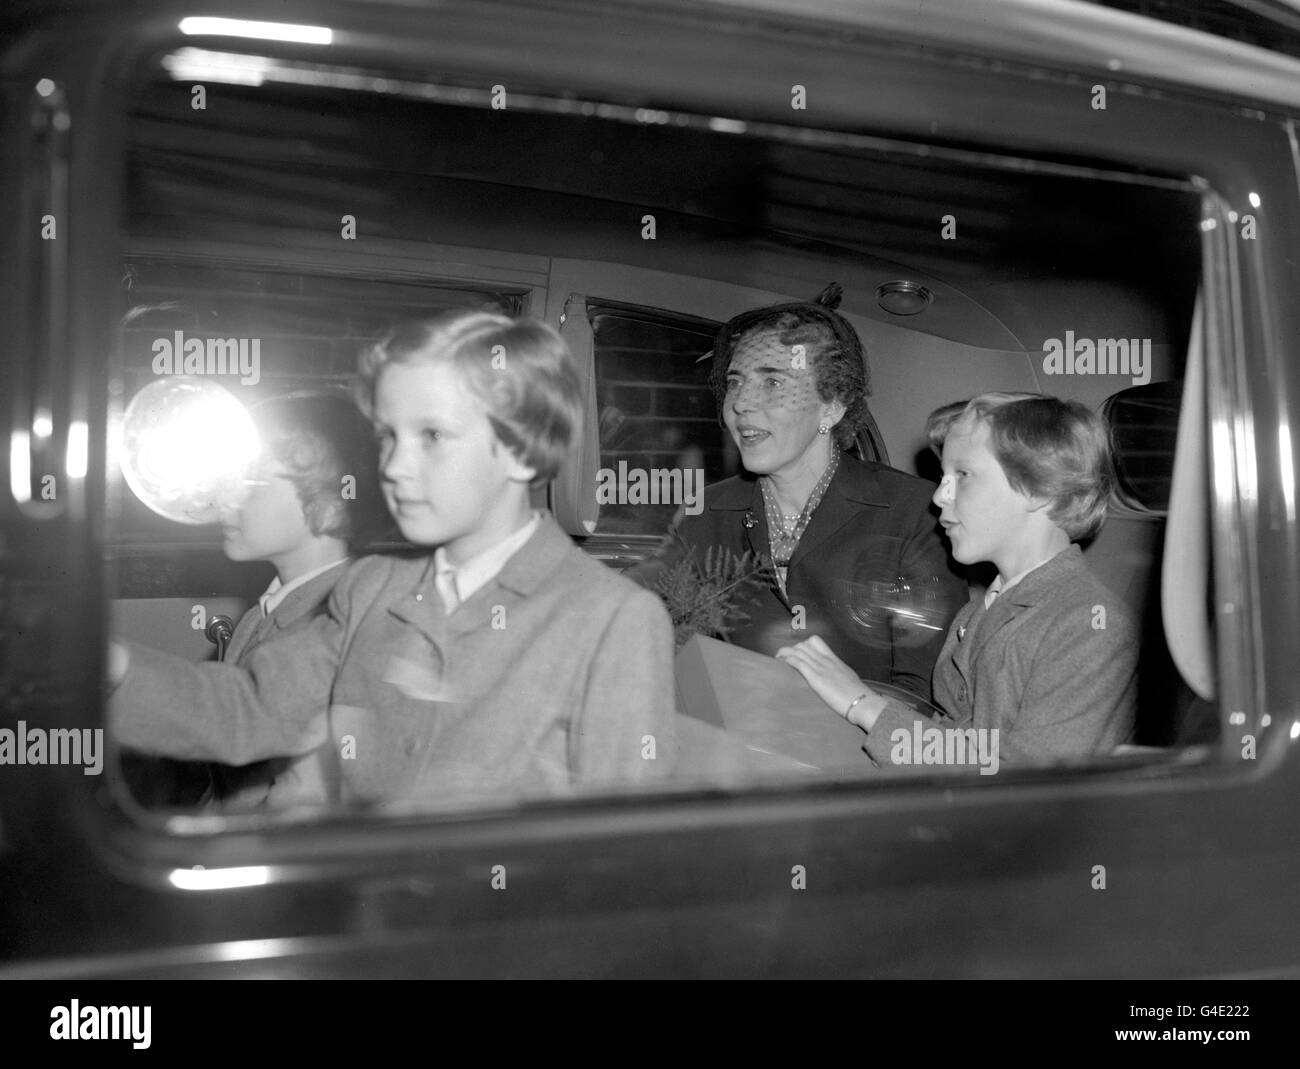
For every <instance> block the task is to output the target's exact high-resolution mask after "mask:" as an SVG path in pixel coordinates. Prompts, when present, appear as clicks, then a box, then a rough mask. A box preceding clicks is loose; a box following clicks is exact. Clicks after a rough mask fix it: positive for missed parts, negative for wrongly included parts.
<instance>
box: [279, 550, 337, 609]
mask: <svg viewBox="0 0 1300 1069" xmlns="http://www.w3.org/2000/svg"><path fill="white" fill-rule="evenodd" d="M347 560H348V558H347V557H343V558H341V559H339V560H336V561H330V563H329V564H322V565H321V566H320V567H319V568H314V569H312V570H311V571H310V572H304V573H303V574H302V575H300V576H298V577H297V578H296V579H292V580H290V581H289V582H288V583H281V582H280V577H279V576H278V575H277V576H276V577H275V578H274V579H272V580H271V585H270V586H268V587H267V588H266V593H264V594H263V595H262V596H261V597H260V598H258V601H259V603H260V604H261V606H262V616H263V617H267V616H270V615H271V613H273V612H275V610H276V608H277V606H279V604H280V603H281V602H282V601H284V599H285V598H287V597H288V596H289V595H290V594H292V593H293V592H294V591H295V590H297V589H298V588H299V587H300V586H302V585H303V584H304V583H310V582H311V581H312V580H313V579H315V578H316V576H318V575H324V574H325V573H326V572H328V571H329V570H330V569H331V568H337V567H338V566H339V565H340V564H346V563H347Z"/></svg>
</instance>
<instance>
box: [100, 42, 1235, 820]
mask: <svg viewBox="0 0 1300 1069" xmlns="http://www.w3.org/2000/svg"><path fill="white" fill-rule="evenodd" d="M263 51H264V53H265V54H259V55H256V56H249V55H243V54H239V53H236V52H234V51H232V52H229V53H199V52H198V51H197V50H195V49H173V50H170V51H167V52H165V53H163V54H160V55H158V56H157V57H156V59H157V62H156V65H154V66H152V67H151V68H149V69H147V70H146V71H143V72H141V74H140V77H139V80H138V82H137V84H136V86H135V88H134V92H133V95H132V99H131V102H130V111H129V116H128V125H127V138H128V145H129V153H128V156H127V161H126V172H125V175H124V193H125V195H124V204H125V212H124V215H123V218H122V219H121V235H122V242H121V244H122V248H123V257H122V263H121V278H120V283H119V287H118V289H119V295H120V304H119V308H118V313H119V315H120V319H119V324H120V325H119V330H118V336H117V348H116V351H115V353H114V355H113V365H112V366H113V375H114V384H113V387H112V391H111V393H112V404H113V411H112V412H111V413H110V416H111V417H112V420H114V421H116V422H115V423H114V424H113V425H114V426H115V427H116V426H118V425H120V422H121V418H122V413H123V411H124V410H125V408H126V406H127V405H128V404H129V402H130V400H131V398H132V397H133V396H135V395H136V394H137V393H138V392H139V391H140V390H141V389H142V388H143V387H144V386H146V385H147V384H148V383H149V382H150V381H151V380H152V379H153V378H154V377H155V374H154V370H153V360H154V355H155V352H156V350H155V349H154V348H153V345H154V343H155V341H156V340H157V339H159V338H172V337H174V336H176V335H177V332H180V333H181V334H183V335H185V336H186V337H202V338H236V337H240V338H247V337H255V338H258V339H260V343H261V349H260V356H261V366H260V373H259V375H258V376H257V381H255V382H248V383H242V384H240V385H239V387H238V389H237V390H236V391H235V392H237V393H238V395H239V397H240V399H241V401H243V402H245V403H246V404H252V403H254V402H256V401H257V400H260V399H263V398H266V397H270V396H274V395H276V394H279V393H284V392H286V391H289V390H299V389H304V388H316V389H339V390H342V389H345V388H346V387H347V385H348V383H349V381H350V379H351V376H352V373H353V371H354V368H355V363H356V358H357V355H358V353H359V352H360V351H361V350H362V348H364V347H365V346H366V345H367V344H368V343H370V342H373V341H374V340H375V339H376V338H377V337H379V336H380V335H381V334H382V333H383V332H384V331H385V330H386V329H387V328H388V327H389V326H390V325H391V324H393V323H395V322H397V321H400V320H402V319H405V318H412V317H420V316H428V315H430V314H432V313H435V312H437V311H440V310H444V309H451V308H463V307H478V308H492V309H499V310H501V311H504V312H506V313H508V314H529V315H534V316H538V317H541V318H543V319H545V320H546V321H547V322H549V323H551V324H552V325H555V326H558V327H559V328H560V329H561V332H562V335H563V336H564V337H565V339H566V341H568V343H569V345H570V347H571V348H572V349H573V351H574V353H575V355H576V356H577V358H578V362H579V366H580V367H581V368H582V370H583V374H584V376H585V380H584V383H583V387H584V391H585V392H586V396H587V399H588V402H589V404H588V412H589V414H590V416H591V417H592V418H589V419H588V421H587V425H586V426H585V427H584V438H583V441H582V443H581V448H580V449H579V450H577V451H576V452H575V455H574V457H573V458H571V460H570V462H569V465H568V467H567V468H566V469H565V470H564V471H563V472H562V473H561V476H560V477H559V478H558V479H557V480H556V481H555V482H554V483H553V484H552V485H551V486H550V487H549V488H547V490H546V491H545V492H544V493H542V494H539V496H538V500H537V502H536V503H537V504H538V505H541V506H544V507H548V508H550V509H551V510H552V511H553V512H554V514H555V516H556V517H557V519H558V520H559V521H560V522H561V524H562V525H563V526H564V528H565V530H566V531H567V532H568V533H569V534H570V535H571V536H572V537H573V538H574V539H575V541H576V542H577V544H578V545H580V546H581V547H582V548H583V549H584V550H585V551H587V552H588V553H590V554H592V555H593V556H594V557H596V558H597V559H600V560H602V561H604V562H605V563H606V564H607V565H608V566H609V567H611V568H624V567H627V566H629V565H632V564H634V563H637V562H638V561H641V560H644V559H645V558H646V557H647V556H648V555H649V554H650V553H652V552H653V551H654V548H655V546H656V545H657V544H658V542H659V540H660V539H661V538H662V537H663V535H664V532H665V530H666V528H667V526H668V524H669V522H670V521H671V519H672V517H673V514H674V512H675V509H676V506H675V505H674V504H672V503H668V502H664V503H659V504H652V505H628V504H618V503H601V502H600V501H598V500H597V497H596V493H595V487H596V479H595V474H596V472H597V471H598V470H602V469H617V468H618V466H619V464H620V462H625V463H626V464H627V466H628V467H629V468H647V469H652V468H673V467H680V468H688V469H696V468H698V469H702V470H703V472H704V477H705V480H706V481H707V482H713V481H716V480H718V479H721V478H725V477H727V476H728V475H731V474H734V473H735V472H736V471H737V470H738V466H739V458H738V455H737V451H736V449H735V447H734V446H733V445H732V444H731V442H730V440H729V437H728V435H727V433H726V431H725V430H724V429H723V428H722V427H721V426H720V425H719V420H718V417H717V410H716V407H715V403H714V399H713V397H712V394H711V393H710V390H709V386H708V365H707V361H704V357H705V355H706V354H707V353H708V352H709V350H710V349H711V347H712V340H713V335H714V333H715V332H716V330H717V328H718V326H719V325H720V324H721V323H722V322H724V321H725V320H727V319H729V318H730V317H731V316H733V315H735V314H737V313H738V312H740V311H743V310H745V309H747V308H752V307H757V306H759V305H763V304H768V303H776V302H780V301H791V300H811V299H812V298H813V297H814V296H816V294H817V293H818V292H820V291H821V290H822V289H823V288H824V287H825V286H826V285H827V284H828V283H831V282H835V283H838V284H839V285H840V286H841V287H842V289H843V304H842V305H841V311H842V312H844V313H845V314H846V316H847V318H848V319H849V320H850V322H851V323H852V324H853V326H854V327H855V329H856V330H857V331H858V333H859V335H860V337H861V338H862V341H863V343H864V346H865V349H866V353H867V358H868V362H869V365H870V375H871V383H872V394H871V399H870V408H871V413H872V417H873V421H874V424H873V426H871V427H870V428H869V429H868V432H867V433H865V434H864V435H862V436H861V438H860V440H859V442H858V445H857V450H858V452H859V454H860V455H861V456H862V457H864V458H866V459H872V460H878V461H881V462H883V463H887V464H890V465H892V466H894V467H896V468H899V469H901V470H903V471H905V472H907V473H910V474H917V475H921V476H923V477H926V478H929V479H931V480H937V478H938V466H937V461H936V459H935V457H934V455H933V454H932V453H931V451H930V450H929V447H928V443H927V442H926V438H925V422H926V417H927V415H928V414H929V413H930V412H931V411H932V410H933V409H935V408H937V407H939V406H941V405H944V404H948V403H950V402H954V401H959V400H963V399H966V398H968V397H971V396H973V395H976V394H979V393H983V392H986V391H991V390H1008V391H1031V392H1042V393H1047V394H1054V395H1057V396H1061V397H1065V398H1069V399H1073V400H1077V401H1080V402H1083V403H1084V404H1086V405H1087V406H1089V407H1090V408H1093V409H1095V410H1097V411H1099V412H1101V413H1102V414H1103V415H1104V417H1105V419H1106V421H1107V423H1108V425H1109V427H1110V430H1111V433H1112V436H1113V443H1114V450H1115V465H1116V475H1117V484H1118V488H1119V489H1118V493H1117V494H1116V499H1115V501H1114V502H1113V503H1112V505H1111V508H1110V511H1109V515H1108V520H1107V523H1106V525H1105V527H1104V529H1103V530H1102V532H1101V534H1100V535H1099V536H1098V537H1097V538H1096V539H1095V540H1094V541H1093V542H1092V543H1091V544H1090V545H1089V546H1087V547H1086V550H1085V553H1086V559H1087V560H1088V562H1089V565H1090V566H1091V567H1092V568H1093V569H1094V571H1095V572H1096V574H1097V575H1098V576H1100V577H1101V578H1102V579H1103V581H1104V582H1105V583H1106V584H1107V585H1108V586H1109V587H1110V588H1111V589H1112V590H1113V591H1114V593H1115V594H1117V595H1118V596H1119V597H1121V598H1122V599H1124V601H1125V603H1126V604H1127V605H1128V606H1129V608H1130V609H1131V611H1132V613H1133V615H1134V617H1135V618H1136V619H1137V620H1140V621H1141V626H1142V651H1141V666H1140V699H1139V714H1138V717H1139V718H1138V724H1137V734H1136V736H1135V738H1134V739H1133V740H1132V743H1131V744H1130V745H1127V746H1125V747H1123V748H1121V751H1119V752H1118V753H1117V754H1115V755H1109V756H1107V757H1106V758H1104V759H1098V760H1097V761H1095V762H1093V763H1095V764H1098V765H1105V764H1107V763H1108V762H1109V763H1113V762H1117V761H1125V762H1146V763H1151V764H1153V765H1155V764H1159V763H1161V762H1165V761H1187V760H1209V759H1212V757H1213V755H1214V752H1215V747H1216V745H1217V743H1218V742H1219V738H1220V733H1221V732H1220V723H1219V718H1218V717H1219V714H1218V712H1217V708H1216V706H1215V704H1214V650H1213V635H1212V628H1211V624H1210V622H1209V621H1210V619H1211V614H1210V612H1209V610H1208V606H1209V604H1210V602H1209V598H1210V590H1211V587H1212V576H1211V575H1210V573H1209V565H1208V559H1209V554H1208V549H1207V542H1208V539H1209V525H1208V520H1207V515H1208V513H1207V511H1206V505H1205V490H1204V481H1205V469H1204V450H1205V442H1204V436H1205V418H1204V411H1203V404H1204V400H1203V387H1202V386H1201V384H1200V382H1199V378H1200V376H1202V375H1203V374H1204V372H1203V368H1202V367H1201V357H1200V355H1199V352H1198V350H1199V331H1200V328H1199V325H1198V322H1199V321H1198V318H1197V316H1198V311H1197V308H1198V291H1199V285H1200V277H1201V257H1202V251H1201V234H1200V230H1199V222H1200V218H1201V212H1202V197H1201V194H1200V193H1199V192H1198V191H1197V190H1196V189H1194V188H1193V187H1192V186H1191V185H1190V184H1189V183H1188V182H1187V181H1185V180H1184V179H1182V178H1179V177H1177V176H1171V175H1164V174H1156V173H1135V172H1130V171H1126V170H1123V169H1119V168H1116V167H1114V166H1113V165H1112V164H1111V163H1110V162H1109V161H1106V160H1099V159H1064V158H1055V157H1054V158H1043V159H1026V158H1024V157H1022V156H1011V155H1007V156H999V155H998V154H996V153H992V152H989V151H987V149H984V150H978V151H977V150H973V149H965V148H962V147H960V146H954V145H951V144H924V143H919V142H915V141H908V140H904V139H899V138H891V137H889V136H885V135H883V134H878V133H869V134H868V133H846V132H844V131H819V130H816V129H813V128H810V127H809V126H807V125H803V126H790V127H781V126H777V125H775V124H772V123H765V122H756V121H750V120H748V119H746V118H744V117H741V116H735V115H722V116H718V115H702V114H689V113H676V112H666V111H658V110H652V109H648V108H644V107H637V106H635V105H634V104H633V103H618V102H608V101H589V100H582V99H578V98H576V97H572V96H564V97H560V96H552V95H547V94H546V93H545V92H544V91H542V90H538V89H533V88H530V87H528V86H519V87H515V86H513V85H512V86H509V87H502V86H493V85H489V84H483V83H476V82H474V81H473V80H472V79H463V80H460V81H454V80H436V81H435V80H432V79H430V77H429V76H428V75H423V76H422V75H420V74H419V73H418V72H415V71H410V70H394V69H391V68H390V69H385V70H382V71H375V70H370V69H367V68H366V67H365V66H364V65H362V64H358V65H356V66H348V65H346V64H344V63H342V62H340V63H339V64H337V65H335V66H327V65H324V64H320V63H312V64H308V63H304V62H302V61H301V60H294V59H288V58H277V57H276V56H275V55H274V53H273V50H272V49H269V48H268V49H265V50H263ZM199 82H201V83H202V84H203V85H204V86H205V90H206V91H205V93H204V95H203V98H202V101H201V103H202V105H203V106H202V107H198V106H196V105H197V104H198V103H199V102H200V101H199V99H198V97H196V95H195V93H194V89H193V87H194V85H195V84H196V83H199ZM1076 338H1077V339H1092V340H1097V342H1098V346H1099V348H1100V346H1101V342H1102V340H1105V341H1107V342H1116V341H1118V342H1122V343H1123V351H1124V352H1126V353H1129V354H1130V355H1131V360H1130V361H1129V362H1127V363H1126V364H1125V365H1124V367H1123V368H1120V367H1119V366H1118V365H1116V367H1115V369H1114V370H1113V371H1109V372H1107V373H1095V372H1089V371H1087V370H1085V371H1082V372H1076V373H1071V374H1055V373H1053V371H1052V369H1051V367H1050V365H1049V361H1048V360H1047V356H1048V354H1049V352H1050V351H1051V350H1052V347H1053V345H1056V346H1060V345H1063V344H1064V345H1066V346H1067V347H1068V346H1069V345H1071V344H1072V342H1073V339H1076ZM1112 351H1118V350H1117V349H1116V347H1115V346H1112ZM1139 353H1141V354H1143V359H1142V360H1141V361H1139V359H1138V354H1139ZM236 381H238V380H237V379H235V378H234V377H232V376H227V377H225V378H224V379H223V383H224V384H226V385H230V386H232V389H233V384H234V383H235V382H236ZM1198 456H1199V457H1200V458H1201V460H1200V463H1199V464H1198V462H1197V459H1196V458H1197V457H1198ZM1180 465H1181V466H1180ZM109 491H110V493H109V526H108V535H107V538H106V555H107V567H108V582H109V587H110V589H109V594H110V598H111V601H110V604H111V619H110V629H111V630H112V632H113V633H115V634H119V635H122V636H124V637H127V638H130V639H132V640H134V641H137V642H142V643H145V644H148V645H152V646H155V647H157V648H160V649H164V650H167V651H169V652H173V653H176V654H178V655H181V656H184V657H186V658H188V659H190V660H203V659H212V658H213V657H215V655H216V647H215V646H214V644H213V642H212V641H211V640H210V638H209V636H208V634H207V632H208V630H209V629H208V627H207V624H208V622H209V621H210V620H211V619H212V618H214V617H218V616H225V617H228V618H230V619H234V620H237V619H238V618H239V615H240V614H241V613H242V611H243V610H244V609H245V608H246V607H247V606H249V605H250V604H253V603H254V602H255V600H256V598H257V596H258V594H259V593H260V592H261V591H262V590H263V589H264V588H265V586H266V584H267V582H268V580H269V578H270V575H271V572H270V570H269V568H268V567H267V566H265V565H255V564H233V563H230V562H228V561H226V560H225V558H224V557H223V556H222V553H221V540H220V536H219V533H217V532H215V530H214V528H213V527H212V526H211V525H207V526H203V525H184V524H178V523H175V522H171V521H169V520H166V519H164V518H162V517H160V516H158V515H155V514H154V513H153V512H151V511H150V510H149V509H148V508H147V507H145V505H144V504H143V503H142V502H141V501H140V500H139V499H138V498H137V497H136V496H135V495H134V494H133V493H132V492H131V490H130V488H129V487H128V486H127V485H126V483H125V481H124V480H123V479H122V477H121V476H120V474H119V473H118V472H117V471H110V473H109ZM1176 512H1181V513H1183V514H1185V515H1188V516H1190V517H1191V520H1190V522H1187V523H1183V524H1179V525H1177V526H1176V528H1175V525H1171V524H1170V522H1169V517H1170V516H1171V514H1174V513H1176ZM1175 529H1177V531H1178V536H1177V540H1175V539H1174V535H1173V532H1174V531H1175ZM400 547H401V540H400V536H399V535H398V534H397V533H396V531H395V530H392V531H389V532H388V533H387V534H386V535H385V536H383V537H382V538H380V539H379V540H378V541H377V542H376V543H375V544H374V545H373V546H372V549H374V550H376V551H391V550H394V549H398V548H400ZM984 579H985V580H986V579H987V577H984ZM971 580H972V582H973V583H974V582H979V581H981V577H980V576H979V575H972V576H971ZM196 607H201V611H198V612H196ZM682 715H683V716H689V715H690V714H689V712H683V713H682ZM783 775H785V774H784V773H780V774H778V773H773V772H771V771H770V770H768V769H766V768H765V767H764V766H761V765H760V764H756V765H755V766H754V767H753V768H752V769H750V770H749V772H748V773H745V774H740V775H736V773H735V769H734V768H733V769H731V770H730V771H729V772H728V773H727V774H726V775H725V776H724V774H723V771H722V770H721V768H719V770H718V771H717V775H716V776H711V775H710V771H709V768H708V765H707V762H705V763H704V764H700V763H698V762H696V763H694V764H693V765H692V773H691V776H690V777H685V778H684V779H682V780H680V781H679V782H677V783H675V784H674V785H673V786H674V788H676V789H683V790H688V789H699V788H701V787H705V788H707V787H711V786H712V787H716V786H718V785H719V784H725V785H726V786H728V787H729V788H731V789H760V788H763V787H767V786H771V785H772V784H773V783H774V782H775V783H777V784H781V783H785V782H787V780H786V779H783V778H782V776H783ZM864 778H869V777H867V776H866V775H865V772H864ZM882 789H888V788H882ZM123 797H124V798H125V797H126V795H125V794H124V795H123ZM128 804H129V802H128Z"/></svg>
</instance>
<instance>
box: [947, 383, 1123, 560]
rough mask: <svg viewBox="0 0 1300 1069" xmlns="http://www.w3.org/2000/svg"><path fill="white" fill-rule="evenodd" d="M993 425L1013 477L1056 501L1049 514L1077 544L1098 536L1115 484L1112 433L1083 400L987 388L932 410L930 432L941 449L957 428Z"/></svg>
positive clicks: (997, 451)
mask: <svg viewBox="0 0 1300 1069" xmlns="http://www.w3.org/2000/svg"><path fill="white" fill-rule="evenodd" d="M981 423H982V424H984V426H986V427H988V429H989V442H990V446H991V448H992V451H993V455H994V456H995V457H996V458H997V461H998V463H999V464H1000V465H1001V466H1002V472H1003V474H1004V475H1006V477H1007V482H1008V483H1010V484H1011V486H1012V487H1013V488H1014V489H1016V490H1018V491H1019V492H1020V493H1022V494H1026V495H1028V496H1029V497H1045V498H1048V499H1050V500H1051V502H1052V503H1051V505H1050V506H1049V507H1048V510H1047V515H1048V517H1049V518H1050V519H1051V521H1052V522H1053V523H1054V524H1056V526H1058V527H1060V528H1061V529H1062V530H1063V531H1064V532H1065V533H1066V534H1067V535H1069V536H1070V540H1071V541H1072V542H1079V541H1082V540H1084V539H1088V538H1091V537H1093V536H1094V535H1095V534H1096V533H1097V532H1098V531H1100V530H1101V527H1102V524H1103V523H1104V522H1105V520H1106V507H1107V506H1108V505H1109V503H1110V498H1111V492H1112V489H1113V487H1114V484H1115V475H1114V469H1113V467H1112V466H1111V445H1110V431H1109V430H1108V428H1107V427H1106V423H1105V421H1104V420H1103V419H1102V418H1101V417H1100V416H1099V415H1097V414H1096V413H1095V412H1093V411H1092V410H1091V409H1090V408H1088V407H1087V406H1085V405H1082V404H1080V403H1079V402H1078V401H1065V400H1062V399H1061V398H1059V397H1048V396H1046V395H1045V394H1038V393H986V394H981V395H980V396H979V397H976V398H973V399H972V400H970V401H967V402H966V403H965V404H964V405H959V404H950V405H944V406H943V407H942V408H937V409H935V410H934V412H932V413H931V414H930V419H929V423H928V426H927V428H926V433H927V434H928V435H929V437H930V441H931V443H932V444H933V445H935V446H936V447H937V448H942V446H943V443H944V441H945V440H946V439H947V437H948V435H949V434H952V433H953V431H954V430H956V431H957V432H958V433H969V432H970V431H973V430H974V429H975V427H976V426H977V425H978V424H981Z"/></svg>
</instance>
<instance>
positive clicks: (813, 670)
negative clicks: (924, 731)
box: [776, 635, 887, 731]
mask: <svg viewBox="0 0 1300 1069" xmlns="http://www.w3.org/2000/svg"><path fill="white" fill-rule="evenodd" d="M776 659H777V660H778V661H784V662H785V663H786V664H788V665H789V666H790V667H791V668H793V669H795V671H797V672H798V673H799V674H800V675H801V676H803V677H804V679H806V680H807V681H808V685H809V686H810V687H812V689H813V690H814V691H816V693H817V696H818V697H819V698H821V700H822V701H824V702H825V703H826V704H827V705H829V706H830V707H831V708H832V709H834V710H835V712H837V713H838V714H839V715H840V716H843V717H846V718H847V719H848V720H849V722H850V723H853V724H857V725H858V727H860V728H862V729H863V730H864V731H870V730H871V727H872V725H873V724H875V722H876V720H877V718H878V717H879V716H880V714H881V712H882V711H883V710H884V708H885V705H886V701H887V699H886V698H885V697H884V696H883V695H880V694H877V693H876V692H875V691H874V690H872V689H871V688H870V687H868V686H867V685H866V684H865V683H863V682H862V680H861V679H859V678H858V675H857V673H856V672H854V671H853V669H852V668H850V667H849V666H848V665H847V664H845V663H844V662H843V661H841V660H840V659H839V658H838V657H836V656H835V654H834V653H832V652H831V648H830V647H829V646H828V645H826V642H825V641H824V640H823V639H821V638H819V637H818V636H817V635H813V637H812V638H809V639H805V640H804V641H803V642H800V643H799V644H798V645H797V646H785V647H782V648H781V649H779V650H777V651H776ZM856 699H861V700H860V701H856V704H855V700H856Z"/></svg>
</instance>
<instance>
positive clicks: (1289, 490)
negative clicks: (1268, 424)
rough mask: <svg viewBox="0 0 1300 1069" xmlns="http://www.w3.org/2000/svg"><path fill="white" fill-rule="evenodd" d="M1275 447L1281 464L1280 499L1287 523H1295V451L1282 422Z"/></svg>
mask: <svg viewBox="0 0 1300 1069" xmlns="http://www.w3.org/2000/svg"><path fill="white" fill-rule="evenodd" d="M1277 448H1278V456H1279V458H1280V464H1281V466H1282V501H1283V503H1284V505H1285V507H1286V518H1287V522H1288V523H1295V453H1294V452H1293V451H1292V445H1291V428H1290V427H1288V426H1287V425H1286V423H1282V424H1281V425H1280V426H1279V427H1278V429H1277Z"/></svg>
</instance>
